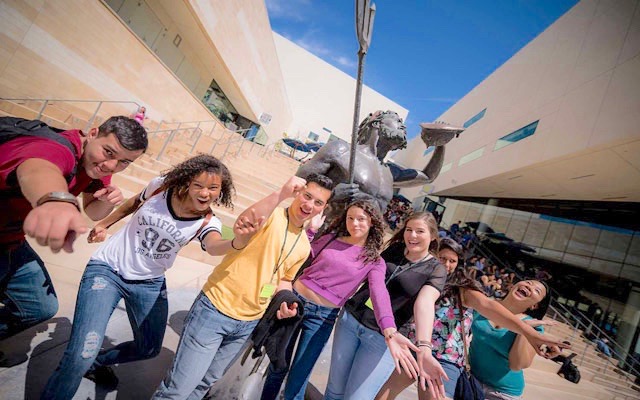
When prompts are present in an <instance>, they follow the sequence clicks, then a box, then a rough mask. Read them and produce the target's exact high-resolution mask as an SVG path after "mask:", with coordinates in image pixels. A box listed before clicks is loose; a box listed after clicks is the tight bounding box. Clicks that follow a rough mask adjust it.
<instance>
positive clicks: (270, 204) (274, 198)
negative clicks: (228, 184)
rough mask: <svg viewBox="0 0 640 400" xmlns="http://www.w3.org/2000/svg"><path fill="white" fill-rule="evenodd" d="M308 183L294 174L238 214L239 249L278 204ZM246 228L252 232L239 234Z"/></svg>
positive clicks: (236, 241) (235, 244) (235, 241)
mask: <svg viewBox="0 0 640 400" xmlns="http://www.w3.org/2000/svg"><path fill="white" fill-rule="evenodd" d="M306 183H307V182H306V181H305V180H304V179H302V178H299V177H297V176H292V177H291V178H289V180H288V181H287V182H286V183H285V184H284V185H282V187H281V188H280V189H278V190H276V191H275V192H273V193H271V194H270V195H268V196H267V197H265V198H263V199H262V200H259V201H258V202H256V203H255V204H253V205H252V206H250V207H248V208H247V209H246V210H244V211H243V212H242V214H240V215H239V216H238V218H237V219H236V223H235V225H234V232H235V233H236V238H235V239H234V246H235V247H236V248H237V249H238V248H242V247H245V246H246V245H247V243H249V240H250V239H251V238H252V237H253V235H254V234H255V232H256V231H257V230H258V229H259V228H260V226H262V223H263V222H264V221H266V220H267V219H269V216H270V215H271V213H272V212H273V210H275V209H276V207H277V206H278V204H280V203H281V202H283V201H284V200H285V199H288V198H289V197H293V196H295V194H296V193H297V192H298V191H299V190H302V189H303V188H304V186H305V185H306ZM245 228H249V229H252V233H251V234H247V235H243V236H240V235H238V231H237V230H241V229H245Z"/></svg>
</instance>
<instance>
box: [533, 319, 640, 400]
mask: <svg viewBox="0 0 640 400" xmlns="http://www.w3.org/2000/svg"><path fill="white" fill-rule="evenodd" d="M555 322H556V324H555V325H554V326H548V327H545V332H546V333H549V334H551V335H553V336H555V337H560V338H562V339H563V340H568V341H569V342H571V344H572V348H571V350H570V351H565V354H567V355H568V354H571V353H576V354H577V356H576V357H575V358H574V359H573V363H574V364H575V365H577V366H578V369H579V370H580V375H581V380H580V383H579V384H577V385H575V384H573V383H571V382H568V381H566V380H564V379H562V380H563V382H562V385H560V386H559V387H564V386H566V385H565V383H566V384H569V388H571V387H573V390H572V391H571V392H572V393H573V394H577V395H580V396H591V397H588V398H607V399H639V398H640V386H639V385H637V384H635V379H636V378H635V376H633V375H632V374H629V373H627V372H625V371H622V370H621V369H619V368H617V363H618V362H617V360H615V359H613V358H609V357H606V356H605V355H603V354H602V353H599V352H597V351H596V350H595V345H594V344H593V342H591V341H589V340H587V339H585V338H584V336H583V335H582V334H583V332H582V331H581V330H579V329H575V328H574V327H572V326H570V325H567V324H566V323H564V322H561V321H555ZM545 364H546V365H545ZM559 367H560V365H559V364H556V363H553V362H552V361H550V360H543V359H541V358H536V362H535V363H534V365H533V366H532V367H531V368H529V369H527V370H526V371H525V376H526V378H527V387H529V386H530V385H529V383H534V384H535V383H536V382H539V383H540V384H545V383H546V382H547V383H548V382H550V380H551V379H552V378H551V376H547V377H546V379H548V380H546V381H545V379H542V380H537V378H536V376H537V375H536V374H539V373H540V372H545V373H547V375H548V373H549V372H552V373H554V374H555V373H556V372H557V370H558V368H559ZM530 371H531V372H530ZM533 371H536V372H533ZM530 375H531V378H530ZM553 386H554V389H557V387H556V382H555V381H554V385H553ZM587 388H588V390H587V391H586V392H585V390H584V389H587ZM596 388H599V389H601V390H603V391H604V393H605V395H606V396H608V397H598V396H600V395H602V394H601V393H600V390H596ZM594 396H595V397H594ZM561 398H565V397H561ZM567 398H569V397H567Z"/></svg>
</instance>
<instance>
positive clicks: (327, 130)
mask: <svg viewBox="0 0 640 400" xmlns="http://www.w3.org/2000/svg"><path fill="white" fill-rule="evenodd" d="M322 130H323V131H325V132H329V133H331V132H332V131H331V129H329V128H325V127H324V126H323V127H322Z"/></svg>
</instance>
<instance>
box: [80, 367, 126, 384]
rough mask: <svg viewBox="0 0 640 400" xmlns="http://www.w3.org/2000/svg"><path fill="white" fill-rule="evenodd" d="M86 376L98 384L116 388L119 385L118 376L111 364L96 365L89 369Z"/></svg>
mask: <svg viewBox="0 0 640 400" xmlns="http://www.w3.org/2000/svg"><path fill="white" fill-rule="evenodd" d="M84 377H85V378H87V379H89V380H90V381H93V382H95V383H96V384H97V385H100V386H104V387H107V388H111V389H115V388H116V387H117V386H118V381H119V380H118V377H117V376H116V373H115V372H113V368H111V367H109V366H100V367H95V368H92V369H90V370H89V371H87V373H86V374H84Z"/></svg>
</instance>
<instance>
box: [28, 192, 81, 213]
mask: <svg viewBox="0 0 640 400" xmlns="http://www.w3.org/2000/svg"><path fill="white" fill-rule="evenodd" d="M50 201H58V202H62V203H70V204H73V205H74V206H76V208H77V209H78V211H80V204H79V203H78V199H77V198H76V196H74V195H72V194H71V193H69V192H49V193H47V194H45V195H44V196H42V197H40V198H39V199H38V202H37V203H36V207H39V206H41V205H43V204H44V203H48V202H50Z"/></svg>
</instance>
